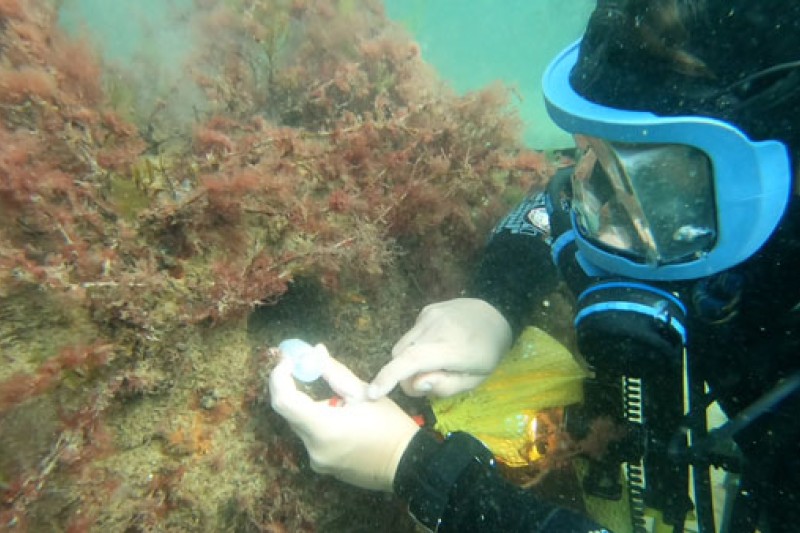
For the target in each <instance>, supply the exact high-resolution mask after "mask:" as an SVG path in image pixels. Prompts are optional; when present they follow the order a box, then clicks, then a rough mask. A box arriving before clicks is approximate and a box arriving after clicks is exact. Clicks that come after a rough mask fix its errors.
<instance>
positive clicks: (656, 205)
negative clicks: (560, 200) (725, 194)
mask: <svg viewBox="0 0 800 533" xmlns="http://www.w3.org/2000/svg"><path fill="white" fill-rule="evenodd" d="M575 138H576V141H577V143H578V146H579V148H581V149H583V151H584V153H583V156H582V157H581V159H580V161H579V163H578V165H577V166H576V169H575V173H574V175H573V178H572V192H573V211H574V213H575V221H576V230H577V231H579V232H580V233H581V235H582V236H583V237H584V238H585V239H587V240H588V241H589V242H591V243H592V244H594V245H596V246H598V247H600V248H603V249H605V250H607V251H610V252H613V253H618V254H620V255H623V256H625V257H627V258H629V259H631V260H633V261H636V262H640V263H646V264H652V265H667V264H676V263H682V262H687V261H691V260H694V259H696V258H697V257H699V256H701V255H702V254H704V253H706V252H708V251H709V250H711V248H713V246H714V243H715V241H716V236H717V224H716V213H715V202H714V184H713V175H712V169H711V162H710V160H709V158H708V156H706V155H705V154H704V153H703V152H701V151H700V150H698V149H696V148H692V147H691V146H686V145H681V144H626V143H617V142H609V141H604V140H602V139H598V138H595V137H587V136H582V135H576V136H575Z"/></svg>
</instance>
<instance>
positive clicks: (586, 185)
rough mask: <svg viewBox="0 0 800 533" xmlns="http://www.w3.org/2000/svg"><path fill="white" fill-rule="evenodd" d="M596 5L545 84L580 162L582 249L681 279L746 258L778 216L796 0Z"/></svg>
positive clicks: (793, 72)
mask: <svg viewBox="0 0 800 533" xmlns="http://www.w3.org/2000/svg"><path fill="white" fill-rule="evenodd" d="M788 4H789V5H787V3H786V2H779V1H777V0H764V1H762V2H752V1H746V0H734V1H731V0H724V1H723V0H705V1H702V0H697V1H693V2H689V1H681V0H647V1H645V0H627V1H626V0H599V2H598V7H597V9H596V10H595V12H594V13H593V15H592V17H591V19H590V22H589V25H588V28H587V30H586V33H585V35H584V37H583V39H582V40H581V41H580V42H579V43H576V44H574V45H573V46H571V47H569V48H568V49H567V50H565V51H564V52H562V54H561V55H559V56H558V57H557V58H556V59H555V60H554V61H553V62H552V63H551V65H550V66H549V68H548V70H547V72H546V73H545V77H544V94H545V99H546V103H547V107H548V111H549V112H550V115H551V117H552V118H553V120H554V121H555V122H556V123H557V124H558V125H559V126H561V127H562V128H564V129H565V130H567V131H569V132H571V133H574V134H576V135H577V136H578V140H579V146H580V147H582V148H583V149H585V150H586V153H587V158H586V159H587V161H585V162H584V164H582V165H580V166H579V171H577V172H576V176H575V178H574V179H573V192H574V200H575V201H574V207H575V209H574V218H573V221H574V225H575V228H576V230H577V232H576V233H577V240H578V244H579V247H580V249H581V252H582V253H583V254H584V255H585V256H586V259H588V260H589V261H590V262H592V263H594V264H595V265H596V266H599V267H600V268H602V269H605V270H607V271H609V272H612V273H615V274H619V275H625V276H631V277H635V278H640V279H664V280H670V279H693V278H700V277H704V276H708V275H711V274H714V273H716V272H719V271H721V270H724V269H727V268H730V267H732V266H734V265H736V264H738V263H740V262H742V261H744V260H746V259H747V258H748V257H750V256H751V255H753V254H754V253H755V252H756V251H757V250H758V249H759V248H760V247H761V246H762V245H763V244H764V243H765V242H766V241H767V240H768V239H769V237H770V235H771V234H772V233H773V231H774V230H775V228H776V227H777V225H778V224H779V222H780V219H781V217H782V215H783V213H784V211H785V209H786V206H787V204H788V201H789V197H790V195H791V190H792V170H791V163H790V158H791V155H790V154H792V153H793V154H794V155H795V158H796V157H797V154H798V153H800V40H798V39H797V35H798V34H800V4H796V3H794V2H792V3H788Z"/></svg>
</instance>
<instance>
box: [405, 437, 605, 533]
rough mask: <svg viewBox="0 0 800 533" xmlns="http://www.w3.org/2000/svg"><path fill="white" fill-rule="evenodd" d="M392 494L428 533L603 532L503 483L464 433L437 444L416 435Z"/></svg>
mask: <svg viewBox="0 0 800 533" xmlns="http://www.w3.org/2000/svg"><path fill="white" fill-rule="evenodd" d="M394 489H395V492H396V493H397V495H398V496H400V497H401V498H403V499H404V500H405V501H406V502H408V505H409V512H410V513H411V515H412V516H413V517H415V518H416V519H417V520H418V521H419V522H421V523H422V524H423V525H424V526H426V527H427V528H429V529H431V530H433V531H439V532H448V531H457V532H461V533H465V532H471V531H475V532H478V531H480V532H489V533H491V532H501V531H502V532H504V533H514V532H542V533H565V532H570V533H581V532H587V533H590V532H597V533H600V532H604V533H607V532H608V530H607V529H604V528H603V527H602V526H600V525H598V524H597V523H595V522H593V521H592V520H590V519H589V518H587V517H585V516H582V515H580V514H578V513H575V512H573V511H570V510H567V509H564V508H562V507H558V506H555V505H552V504H550V503H546V502H543V501H541V500H539V499H537V498H535V497H534V496H533V495H532V494H531V493H530V492H528V491H526V490H524V489H521V488H519V487H517V486H515V485H513V484H511V483H510V482H508V481H506V480H505V479H504V478H503V477H502V476H501V475H500V474H499V473H498V472H497V471H496V469H495V468H494V460H493V459H492V454H491V452H490V451H489V450H488V449H486V448H485V447H484V446H483V445H482V444H481V443H480V442H479V441H478V440H477V439H475V438H474V437H472V436H470V435H468V434H466V433H453V434H451V435H450V436H449V437H448V438H447V439H446V440H444V441H443V442H440V441H438V440H437V439H436V437H435V436H434V435H433V434H432V433H430V432H428V431H427V430H424V429H422V430H420V431H419V432H418V433H417V434H416V435H415V437H414V438H413V439H412V441H411V443H410V444H409V447H408V448H407V449H406V451H405V453H404V454H403V457H402V459H401V460H400V465H399V466H398V470H397V474H396V476H395V481H394Z"/></svg>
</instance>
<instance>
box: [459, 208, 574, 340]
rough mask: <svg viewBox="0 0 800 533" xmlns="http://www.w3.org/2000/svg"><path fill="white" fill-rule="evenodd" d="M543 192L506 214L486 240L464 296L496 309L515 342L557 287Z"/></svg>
mask: <svg viewBox="0 0 800 533" xmlns="http://www.w3.org/2000/svg"><path fill="white" fill-rule="evenodd" d="M546 203H547V195H546V193H544V192H541V193H538V194H535V195H532V196H530V197H528V198H526V199H525V200H524V201H523V202H522V203H520V204H519V205H518V206H517V207H516V208H515V209H514V210H513V211H512V212H511V213H509V214H508V215H507V216H506V217H505V218H504V219H503V220H502V221H501V222H500V224H498V226H497V227H496V228H495V230H494V231H493V232H492V235H491V237H490V239H489V242H488V243H487V245H486V249H485V251H484V255H483V259H482V261H481V263H480V264H479V266H478V269H477V272H476V274H475V276H474V277H473V279H472V280H471V283H470V284H469V286H468V287H467V291H466V293H467V296H471V297H473V298H481V299H483V300H486V301H487V302H489V303H490V304H492V305H493V306H494V307H496V308H497V309H498V310H499V311H500V312H501V313H502V314H503V316H504V317H505V318H506V320H508V322H509V324H511V328H512V329H513V331H514V336H515V337H516V336H517V335H518V334H519V333H520V331H521V330H522V328H523V326H524V325H525V323H526V322H527V320H526V318H527V316H528V314H529V313H530V312H531V310H532V309H535V307H536V305H537V304H539V303H541V301H542V300H544V297H545V296H546V295H547V294H548V293H549V292H550V291H552V290H553V289H554V288H555V286H556V284H557V283H558V275H557V272H556V270H555V267H554V266H553V262H552V260H551V258H550V246H549V244H550V221H549V215H548V209H547V206H546Z"/></svg>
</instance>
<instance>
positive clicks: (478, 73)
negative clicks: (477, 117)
mask: <svg viewBox="0 0 800 533" xmlns="http://www.w3.org/2000/svg"><path fill="white" fill-rule="evenodd" d="M384 3H385V4H386V10H387V13H388V14H389V16H390V17H391V18H393V19H395V20H397V21H400V22H401V23H403V24H404V25H405V26H406V27H407V28H408V29H409V30H410V31H411V32H412V33H413V34H414V36H415V38H416V39H417V41H419V43H420V47H421V49H422V57H423V58H425V60H426V61H428V62H429V63H431V64H432V65H434V66H435V67H436V69H437V70H438V71H439V73H440V74H441V75H442V76H443V77H444V78H445V79H447V80H448V81H449V82H450V83H451V84H452V85H453V87H455V89H456V90H458V91H460V92H464V91H469V90H475V89H480V88H481V87H484V86H486V85H488V84H490V83H492V82H493V81H496V80H502V81H503V82H505V83H507V84H509V85H511V86H513V87H515V88H516V92H517V93H518V94H519V95H520V96H521V98H522V100H521V101H517V102H516V103H517V105H519V108H520V114H521V116H522V119H523V120H524V122H525V133H524V135H525V142H526V143H527V144H528V146H530V147H532V148H540V149H541V148H563V147H565V146H571V145H572V141H571V139H570V137H569V136H568V135H567V134H565V133H564V132H562V131H561V130H559V129H558V128H557V127H556V126H555V125H554V124H552V123H551V122H550V120H549V118H548V117H547V113H546V112H545V109H544V104H543V102H542V91H541V84H540V80H541V77H542V73H543V72H544V69H545V67H546V66H547V64H548V63H549V62H550V60H551V59H552V58H553V57H554V56H555V55H556V54H557V53H558V52H559V51H560V50H561V49H562V48H564V47H565V46H567V45H568V44H569V43H571V42H572V41H574V40H575V39H577V38H579V37H580V35H581V34H582V33H583V30H584V28H585V26H586V21H587V20H588V18H589V14H590V13H591V11H592V9H593V8H594V6H595V1H594V0H566V1H565V0H385V2H384Z"/></svg>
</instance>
